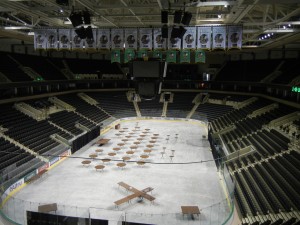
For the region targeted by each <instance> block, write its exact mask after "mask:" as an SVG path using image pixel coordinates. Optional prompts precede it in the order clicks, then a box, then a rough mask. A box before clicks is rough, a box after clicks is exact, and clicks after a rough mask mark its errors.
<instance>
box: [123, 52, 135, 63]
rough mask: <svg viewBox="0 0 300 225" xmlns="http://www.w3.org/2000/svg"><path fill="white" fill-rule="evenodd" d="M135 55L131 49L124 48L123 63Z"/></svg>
mask: <svg viewBox="0 0 300 225" xmlns="http://www.w3.org/2000/svg"><path fill="white" fill-rule="evenodd" d="M134 57H135V51H134V50H133V49H125V53H124V63H128V62H129V61H131V60H133V59H134Z"/></svg>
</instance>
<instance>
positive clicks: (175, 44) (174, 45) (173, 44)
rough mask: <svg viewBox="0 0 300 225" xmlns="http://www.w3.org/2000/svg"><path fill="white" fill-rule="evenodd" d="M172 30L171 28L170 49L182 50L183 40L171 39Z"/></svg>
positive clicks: (169, 35) (169, 31) (169, 34)
mask: <svg viewBox="0 0 300 225" xmlns="http://www.w3.org/2000/svg"><path fill="white" fill-rule="evenodd" d="M171 32H172V28H171V27H169V30H168V37H169V38H168V39H169V40H168V49H181V39H180V38H171Z"/></svg>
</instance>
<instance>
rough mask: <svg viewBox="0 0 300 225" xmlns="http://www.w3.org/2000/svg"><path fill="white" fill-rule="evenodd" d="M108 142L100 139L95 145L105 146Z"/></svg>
mask: <svg viewBox="0 0 300 225" xmlns="http://www.w3.org/2000/svg"><path fill="white" fill-rule="evenodd" d="M109 141H110V139H105V138H102V139H100V140H99V141H97V142H96V143H97V144H98V145H100V146H102V145H105V144H106V143H108V142H109Z"/></svg>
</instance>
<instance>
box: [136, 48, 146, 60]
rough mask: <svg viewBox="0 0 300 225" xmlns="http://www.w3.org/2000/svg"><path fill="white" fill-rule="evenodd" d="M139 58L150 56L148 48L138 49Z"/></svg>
mask: <svg viewBox="0 0 300 225" xmlns="http://www.w3.org/2000/svg"><path fill="white" fill-rule="evenodd" d="M137 57H138V58H142V59H143V58H147V57H148V51H147V50H146V49H142V50H139V51H138V55H137Z"/></svg>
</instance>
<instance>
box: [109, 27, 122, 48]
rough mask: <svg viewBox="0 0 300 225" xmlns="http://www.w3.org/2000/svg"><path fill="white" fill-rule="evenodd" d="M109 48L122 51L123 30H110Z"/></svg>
mask: <svg viewBox="0 0 300 225" xmlns="http://www.w3.org/2000/svg"><path fill="white" fill-rule="evenodd" d="M111 48H112V49H123V48H124V30H123V29H111Z"/></svg>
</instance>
